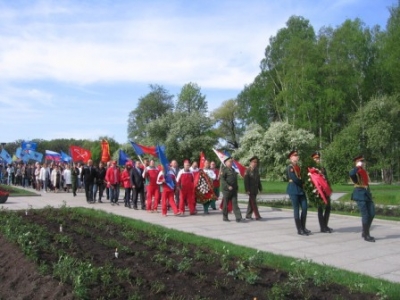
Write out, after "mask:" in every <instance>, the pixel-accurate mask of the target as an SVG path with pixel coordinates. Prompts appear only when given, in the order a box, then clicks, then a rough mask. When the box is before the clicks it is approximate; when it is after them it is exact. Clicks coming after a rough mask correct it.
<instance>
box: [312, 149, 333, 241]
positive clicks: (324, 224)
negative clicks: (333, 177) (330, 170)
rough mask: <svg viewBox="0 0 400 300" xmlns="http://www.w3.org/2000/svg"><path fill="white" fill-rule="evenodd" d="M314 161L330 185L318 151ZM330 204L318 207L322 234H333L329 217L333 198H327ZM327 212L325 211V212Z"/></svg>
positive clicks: (314, 154) (315, 153) (313, 157)
mask: <svg viewBox="0 0 400 300" xmlns="http://www.w3.org/2000/svg"><path fill="white" fill-rule="evenodd" d="M311 157H312V159H313V160H314V162H315V163H316V167H315V169H317V170H318V171H319V172H320V173H321V174H322V175H324V177H325V179H326V182H327V183H328V184H329V186H330V183H329V180H328V176H327V173H326V169H325V168H324V167H323V166H321V154H320V153H319V152H318V151H315V152H314V153H313V154H312V155H311ZM326 200H327V201H328V203H327V204H326V205H319V206H318V222H319V226H320V228H321V232H325V233H331V232H332V231H333V230H332V228H330V227H328V222H329V216H330V214H331V198H330V197H326ZM324 210H325V211H324Z"/></svg>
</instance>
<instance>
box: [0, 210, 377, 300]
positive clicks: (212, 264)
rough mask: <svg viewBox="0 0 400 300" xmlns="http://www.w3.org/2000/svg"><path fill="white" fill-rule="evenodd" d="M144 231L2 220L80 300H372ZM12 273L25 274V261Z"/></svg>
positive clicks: (83, 219)
mask: <svg viewBox="0 0 400 300" xmlns="http://www.w3.org/2000/svg"><path fill="white" fill-rule="evenodd" d="M145 225H146V226H144V225H143V224H136V223H135V224H133V222H132V224H131V222H128V220H127V219H124V220H122V219H120V220H119V221H118V222H116V221H112V220H111V218H110V216H106V217H92V216H90V215H89V210H88V211H86V210H85V211H82V210H77V209H67V208H61V209H53V208H48V209H44V210H35V211H34V210H28V211H20V212H17V213H15V212H8V211H5V212H4V213H3V214H1V215H0V233H1V234H3V235H4V236H5V237H6V238H7V239H8V240H10V241H12V242H13V243H16V244H18V246H19V247H20V249H21V250H22V251H23V253H24V254H25V256H26V257H28V258H29V259H30V260H32V261H34V262H36V263H37V265H38V268H40V271H41V273H42V274H43V275H45V276H48V278H55V279H56V280H58V281H59V282H61V283H62V285H63V286H65V287H68V290H72V294H73V295H71V294H69V296H72V297H75V298H77V299H100V298H102V299H163V300H164V299H238V300H239V299H240V300H241V299H304V298H306V296H307V298H310V299H337V298H341V299H364V300H367V299H375V295H371V294H364V293H362V292H360V291H354V290H353V291H350V290H349V289H348V288H345V287H343V286H340V285H337V284H335V283H333V282H332V281H331V279H330V277H329V274H328V273H327V274H321V276H322V278H324V280H323V282H322V283H321V281H316V277H315V273H314V272H307V271H305V269H304V266H305V265H307V263H305V262H302V261H298V262H296V265H294V266H293V271H292V272H290V273H287V272H285V271H281V270H277V269H275V268H270V267H268V266H266V265H265V264H264V263H263V262H264V259H265V255H268V254H266V253H263V252H256V251H254V252H253V254H252V255H251V256H248V257H245V256H243V257H242V256H240V257H239V256H235V255H233V254H231V252H230V247H231V246H230V245H229V244H227V245H226V246H224V247H223V248H222V249H220V250H218V251H217V250H215V249H211V248H209V247H207V243H206V242H204V243H202V244H201V245H197V246H196V245H194V244H190V243H187V242H185V243H183V242H181V241H178V240H176V239H174V236H173V235H172V234H171V232H169V231H166V230H164V229H163V228H160V227H157V226H152V225H151V224H145ZM61 228H62V229H61ZM0 247H1V245H0ZM1 250H2V249H1V248H0V253H1ZM15 269H16V270H21V272H23V271H24V262H23V261H18V266H15ZM303 269H304V270H303ZM3 271H5V270H2V269H0V277H2V278H7V276H6V274H2V273H1V272H3ZM329 272H333V271H329ZM25 277H26V279H23V278H25ZM19 278H20V280H19V281H21V280H25V281H26V282H29V281H30V277H29V276H28V275H27V274H25V276H24V274H23V273H21V274H20V277H19ZM83 279H84V280H83ZM317 279H318V278H317ZM30 283H31V282H30ZM299 285H300V286H301V289H299ZM4 292H5V290H3V289H2V290H1V291H0V298H3V295H5V294H2V293H4ZM13 293H14V294H13V295H18V294H19V291H17V290H15V289H13Z"/></svg>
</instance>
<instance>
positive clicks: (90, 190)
mask: <svg viewBox="0 0 400 300" xmlns="http://www.w3.org/2000/svg"><path fill="white" fill-rule="evenodd" d="M311 157H312V158H313V160H314V161H315V163H316V165H315V166H314V167H313V172H315V173H318V175H319V176H320V177H319V178H320V179H321V180H322V181H320V182H319V183H318V182H316V183H314V185H315V187H316V190H317V189H318V188H319V191H318V192H317V193H319V196H321V197H323V198H324V199H325V204H324V205H320V206H319V207H318V221H319V224H320V229H321V232H323V233H331V232H332V231H333V230H332V228H330V227H329V226H328V222H329V216H330V210H331V200H330V196H331V189H330V184H329V181H328V179H327V172H326V170H325V168H323V167H322V166H321V160H320V153H319V152H318V151H317V152H314V153H313V154H312V155H311ZM288 159H289V161H290V164H289V165H288V167H287V169H286V172H287V178H288V186H287V190H286V193H287V194H288V195H289V198H290V199H291V202H292V206H293V214H294V221H295V225H296V229H297V233H298V234H299V235H302V236H307V235H309V234H311V231H310V230H308V229H307V228H306V219H307V209H308V203H307V195H306V192H305V190H304V184H305V180H306V179H305V178H302V176H301V170H300V166H299V164H298V162H299V154H298V151H297V150H293V151H291V152H290V153H289V155H288ZM258 162H259V159H258V157H257V156H254V157H252V158H251V159H250V161H249V167H248V168H247V169H246V172H245V175H244V188H245V192H246V194H247V195H248V196H249V201H248V207H247V211H246V215H245V218H243V217H242V213H241V211H240V209H239V206H238V199H237V196H238V178H237V176H238V174H237V172H236V171H235V170H234V168H233V166H232V158H231V157H227V158H226V159H225V160H224V162H223V164H221V168H217V167H216V163H215V162H214V161H211V162H209V161H207V160H206V161H205V162H204V167H203V168H202V169H199V167H198V165H197V162H196V161H194V162H193V163H190V162H189V160H185V161H184V162H183V168H182V169H180V168H179V165H178V162H177V161H176V160H173V161H171V163H170V165H169V166H168V169H167V170H164V168H163V166H162V165H157V166H156V163H155V161H154V160H148V159H144V160H143V161H136V162H132V161H128V162H127V163H126V164H125V166H123V167H122V168H121V167H120V166H118V165H117V162H116V161H110V162H107V163H106V165H105V164H104V163H103V162H100V163H99V164H98V166H94V165H93V161H92V160H89V161H88V162H87V164H81V163H72V164H68V163H56V162H51V163H50V164H47V163H43V164H40V163H38V162H36V163H35V164H24V163H17V162H15V163H12V164H9V165H4V164H0V182H1V183H3V184H8V185H17V186H22V187H32V188H34V189H36V190H37V191H42V192H44V193H47V192H50V191H53V192H55V193H58V192H59V191H65V192H67V193H68V192H70V191H71V192H72V194H73V196H76V195H77V194H76V193H77V191H79V190H82V191H83V190H84V191H85V196H86V201H87V203H90V204H93V203H96V202H99V203H103V200H102V199H104V198H106V199H107V200H109V201H110V203H111V205H119V197H120V188H121V187H123V190H124V195H123V200H124V205H125V207H127V208H130V209H131V208H133V209H135V210H138V209H139V208H140V209H142V210H146V211H147V212H149V213H154V212H156V213H158V212H161V215H162V216H167V214H168V211H172V213H173V214H174V215H175V216H182V215H184V214H185V213H186V209H187V211H188V213H189V215H196V214H197V213H198V212H197V209H196V207H197V206H196V204H197V203H201V204H203V208H204V210H203V212H204V214H209V208H210V207H211V209H213V210H216V209H217V207H216V203H215V202H216V200H218V199H219V197H220V188H221V190H222V201H221V205H220V207H219V208H220V210H222V218H223V221H226V222H229V221H230V220H229V218H228V214H229V213H232V212H233V213H234V215H235V219H236V222H243V221H245V220H246V219H247V220H253V216H254V218H255V220H261V219H262V217H261V216H260V213H259V211H258V206H257V201H256V198H257V194H258V193H259V192H261V191H262V185H261V180H260V174H259V170H258ZM354 163H355V167H354V168H353V169H352V170H351V171H350V173H349V176H350V178H351V180H352V181H353V183H354V191H353V194H352V200H354V201H356V202H357V205H358V207H359V209H360V212H361V216H362V235H361V236H362V238H363V239H364V240H366V241H368V242H375V239H374V238H373V237H372V236H370V228H371V223H372V221H373V219H374V216H375V208H374V203H373V201H372V195H371V192H370V189H369V177H368V173H367V172H366V170H365V169H364V157H363V156H357V157H356V158H354ZM309 170H310V169H309ZM199 174H202V175H203V183H201V182H200V183H201V184H199V180H198V178H199V177H198V176H199ZM196 176H197V177H196ZM196 178H197V180H196ZM204 183H205V184H204ZM207 183H208V185H207ZM324 184H325V189H323V188H321V187H323V186H324ZM316 190H315V191H316ZM204 195H207V197H203V196H204ZM160 204H161V209H160Z"/></svg>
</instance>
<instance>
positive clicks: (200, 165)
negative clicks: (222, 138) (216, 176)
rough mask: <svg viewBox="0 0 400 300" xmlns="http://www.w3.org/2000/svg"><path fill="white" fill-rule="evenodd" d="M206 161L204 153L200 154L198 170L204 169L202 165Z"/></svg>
mask: <svg viewBox="0 0 400 300" xmlns="http://www.w3.org/2000/svg"><path fill="white" fill-rule="evenodd" d="M205 161H206V157H205V155H204V152H203V151H201V152H200V163H199V169H204V163H205Z"/></svg>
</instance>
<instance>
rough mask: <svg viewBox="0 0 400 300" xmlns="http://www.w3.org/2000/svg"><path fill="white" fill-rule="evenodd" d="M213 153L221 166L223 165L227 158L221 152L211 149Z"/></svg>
mask: <svg viewBox="0 0 400 300" xmlns="http://www.w3.org/2000/svg"><path fill="white" fill-rule="evenodd" d="M213 151H214V153H215V154H216V155H217V157H218V158H219V160H220V161H221V164H223V165H225V163H224V161H225V159H227V158H228V157H229V156H228V155H226V154H225V153H222V152H221V151H218V150H215V149H214V148H213Z"/></svg>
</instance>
